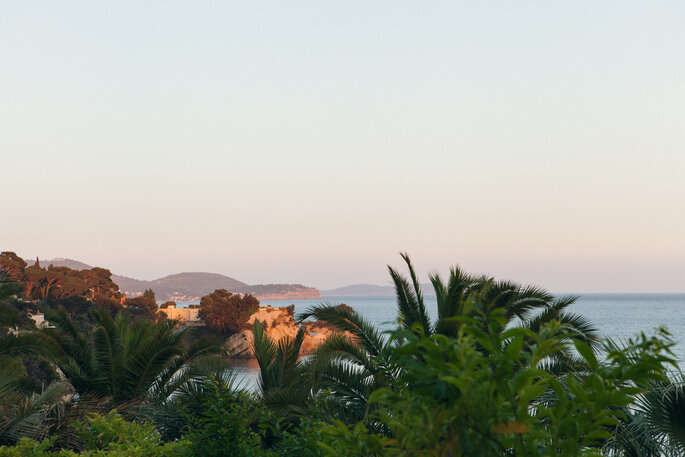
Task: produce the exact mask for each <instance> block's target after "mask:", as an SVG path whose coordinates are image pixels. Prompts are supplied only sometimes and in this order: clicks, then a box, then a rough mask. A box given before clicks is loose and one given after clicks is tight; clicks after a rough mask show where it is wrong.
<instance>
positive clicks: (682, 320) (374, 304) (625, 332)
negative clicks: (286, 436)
mask: <svg viewBox="0 0 685 457" xmlns="http://www.w3.org/2000/svg"><path fill="white" fill-rule="evenodd" d="M424 301H425V303H426V308H427V311H428V312H429V314H430V315H431V317H432V318H433V319H434V318H435V316H436V314H437V304H436V301H435V297H430V296H428V297H424ZM320 303H331V304H340V303H345V304H346V305H349V306H351V307H352V308H354V309H355V310H356V311H357V312H358V313H359V314H361V315H362V316H364V317H365V318H366V319H368V320H369V321H371V322H372V323H373V324H375V325H377V326H378V327H380V328H381V329H383V330H390V329H392V328H394V321H395V319H396V314H397V305H396V301H395V297H324V298H323V299H314V300H263V301H261V303H260V304H261V305H271V306H288V305H290V304H294V305H295V313H296V314H298V313H302V312H304V311H306V310H307V309H308V308H310V307H311V306H315V305H318V304H320ZM188 304H189V303H183V304H181V303H179V306H184V305H186V306H187V305H188ZM568 309H569V311H571V312H575V313H579V314H582V315H584V316H586V317H588V318H589V319H590V321H591V322H592V323H593V324H594V325H595V326H596V327H597V328H598V329H599V330H600V332H602V334H603V335H605V336H607V337H610V338H615V339H618V338H628V337H632V336H635V335H637V334H639V333H640V332H644V333H645V334H647V335H650V334H654V330H655V329H656V328H658V327H660V326H665V327H666V328H667V329H668V331H669V332H670V333H671V334H672V336H673V339H674V340H675V341H676V342H677V344H676V346H675V347H674V348H673V351H674V353H675V354H676V356H677V357H678V359H679V361H680V363H681V366H683V367H684V368H685V365H683V364H682V361H683V360H684V359H685V294H585V295H581V296H580V298H579V299H578V300H577V301H576V302H575V303H574V304H572V305H571V306H570V307H569V308H568ZM234 366H235V370H236V371H237V373H238V377H239V379H240V380H241V381H242V382H243V383H244V384H246V385H247V386H253V385H254V383H255V380H256V374H257V371H258V367H257V364H256V362H255V361H254V360H236V361H235V363H234Z"/></svg>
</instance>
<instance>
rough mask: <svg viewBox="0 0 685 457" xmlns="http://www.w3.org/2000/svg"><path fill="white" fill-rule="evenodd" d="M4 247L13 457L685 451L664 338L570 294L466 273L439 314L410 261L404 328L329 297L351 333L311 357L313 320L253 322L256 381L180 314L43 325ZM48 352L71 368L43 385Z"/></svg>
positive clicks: (236, 316)
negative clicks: (278, 333) (632, 330)
mask: <svg viewBox="0 0 685 457" xmlns="http://www.w3.org/2000/svg"><path fill="white" fill-rule="evenodd" d="M5 257H6V258H7V259H9V260H6V261H5V264H6V265H9V267H8V268H7V269H5V270H3V271H2V274H0V457H3V456H7V457H10V456H11V457H15V456H35V457H75V456H79V455H80V456H88V457H95V456H98V457H114V456H117V457H118V456H140V457H143V456H145V457H147V456H149V457H157V456H178V457H190V456H200V455H201V456H210V457H212V456H216V457H221V456H237V457H240V456H257V457H276V456H280V457H323V456H341V455H342V456H360V457H361V456H383V457H400V456H454V457H457V456H474V455H477V456H485V457H487V456H493V457H494V456H513V455H515V456H525V457H541V456H558V455H562V456H595V455H606V456H626V457H628V456H649V457H651V456H676V455H685V394H684V392H685V382H684V381H683V377H682V375H679V374H674V372H675V371H676V370H675V369H676V367H675V362H674V360H673V358H672V357H673V356H672V353H671V350H670V348H671V346H672V345H673V342H672V341H671V339H670V336H669V334H668V333H667V332H666V331H665V330H659V331H658V332H657V333H656V334H655V335H653V336H646V335H644V334H640V335H637V336H636V337H635V338H633V339H626V340H625V341H618V342H616V341H611V340H606V339H602V338H600V337H599V333H598V332H597V330H596V329H595V328H594V327H593V326H592V325H591V323H589V322H588V321H587V320H586V319H585V318H584V317H582V316H579V315H576V314H573V313H571V312H569V311H568V307H569V305H571V304H572V303H573V301H574V299H575V298H574V297H565V298H556V297H553V296H552V295H551V294H549V293H548V292H546V291H544V290H542V289H539V288H534V287H526V286H521V285H518V284H515V283H511V282H504V281H496V280H494V279H493V278H488V277H484V276H471V275H468V274H466V273H464V272H463V271H461V270H459V269H458V268H454V269H453V270H452V271H451V272H450V275H449V278H448V280H447V281H446V282H443V281H442V279H441V278H440V277H439V276H437V275H436V276H433V277H431V282H432V285H433V287H434V289H435V293H436V296H437V302H438V310H437V311H438V312H437V319H436V320H435V321H433V322H431V320H430V319H429V318H428V313H427V311H426V307H425V304H424V301H423V293H422V291H421V289H420V287H419V284H418V280H417V278H416V274H415V273H414V270H413V268H412V265H411V262H410V261H409V258H408V257H407V256H404V260H405V261H406V265H407V268H408V270H409V277H408V279H407V278H405V277H404V276H403V275H402V274H400V273H399V272H398V271H397V270H396V269H394V268H391V269H390V274H391V277H392V279H393V281H394V283H395V286H396V291H397V324H398V325H397V328H396V330H395V331H393V332H390V333H383V332H381V331H380V330H379V329H377V328H375V327H374V326H373V325H372V324H371V323H370V322H368V321H367V320H365V319H364V318H363V317H362V316H359V315H358V314H357V313H355V312H354V310H353V309H351V308H349V307H345V306H332V305H320V306H316V307H313V308H312V309H310V310H309V311H308V312H307V313H305V314H304V315H303V316H300V318H301V319H307V318H313V319H316V320H318V321H320V322H322V323H326V324H327V325H330V326H333V327H334V328H336V329H337V330H338V331H339V332H338V333H337V334H335V335H334V336H333V337H331V338H330V339H328V340H327V341H326V342H325V343H324V344H323V345H322V346H320V347H319V349H318V350H317V351H316V353H315V354H314V355H313V356H312V357H310V358H308V359H303V358H301V357H300V348H301V345H302V339H303V335H304V330H303V331H300V332H299V333H298V334H297V335H296V336H295V337H294V338H284V339H282V340H280V341H276V340H273V339H272V338H270V337H269V335H268V334H267V332H266V331H265V329H264V328H263V327H262V324H261V323H260V322H258V321H255V323H254V325H253V335H254V353H255V356H256V358H257V363H258V364H259V369H260V376H259V382H258V384H257V385H256V386H253V387H254V389H248V388H247V387H248V386H245V385H241V384H240V382H239V381H238V380H237V378H236V376H235V374H234V373H233V372H232V370H230V369H228V368H227V359H226V358H225V353H224V351H223V350H222V348H221V347H220V346H219V345H217V344H216V342H212V341H201V340H199V339H197V338H188V337H189V336H190V335H191V333H192V330H191V329H179V328H177V327H176V326H175V323H174V322H173V321H168V320H165V319H162V320H159V321H156V322H155V321H152V320H151V319H149V318H146V317H145V315H144V313H143V314H141V313H131V312H127V311H119V312H112V311H113V310H111V309H109V310H107V309H102V308H97V307H93V306H90V307H89V306H88V305H87V304H86V303H85V302H83V301H80V300H78V299H69V300H64V299H63V300H64V301H62V302H61V304H60V306H59V307H57V308H50V309H48V313H47V317H48V319H49V322H50V324H51V327H52V328H48V329H43V330H38V329H36V328H35V327H34V326H33V323H32V321H30V320H28V319H27V318H26V315H25V312H24V307H25V305H26V302H24V301H22V300H21V298H20V297H22V296H25V294H24V289H23V287H24V285H23V283H21V282H20V281H16V280H12V279H10V275H12V276H11V277H12V278H17V277H19V275H20V274H25V272H26V270H27V269H28V268H26V267H22V266H21V262H18V261H17V260H16V259H14V258H13V257H11V256H5ZM10 261H11V262H10ZM12 262H14V263H12ZM12 268H13V269H12ZM22 268H23V269H22ZM29 268H30V267H29ZM48 295H50V294H48ZM148 295H149V294H148ZM67 298H68V297H67ZM145 299H147V300H148V301H149V299H150V297H149V296H148V297H146V298H145ZM253 300H254V298H253V297H250V296H240V295H234V294H231V293H229V292H226V291H216V292H215V293H214V294H210V295H209V296H207V297H203V303H202V307H201V310H200V312H201V313H203V318H205V319H207V320H208V322H215V324H214V325H215V326H216V329H217V330H220V331H227V330H231V329H237V328H238V327H237V326H238V324H240V325H244V322H245V321H246V320H247V316H248V315H249V313H251V312H252V311H254V309H255V308H256V306H257V303H256V300H254V301H253ZM139 301H140V302H141V304H142V302H143V299H142V298H141V300H139ZM90 303H91V304H92V302H90ZM130 304H131V307H137V306H136V305H134V304H133V302H132V303H130ZM143 306H144V305H143ZM129 311H130V310H129ZM83 313H86V314H87V315H88V316H89V317H88V319H83V320H78V319H75V318H74V315H79V316H80V315H82V314H83ZM212 313H216V314H212ZM36 364H43V365H45V366H47V367H50V368H51V369H52V370H55V369H56V368H58V369H59V372H60V373H61V375H62V377H61V378H58V377H53V378H49V377H48V375H47V372H46V373H44V374H43V375H42V376H43V378H42V379H45V380H48V379H50V382H44V383H41V384H37V383H36V382H31V381H32V379H31V378H32V376H31V375H30V373H33V372H35V371H36V370H38V367H39V365H36ZM46 370H47V368H46Z"/></svg>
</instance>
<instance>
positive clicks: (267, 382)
mask: <svg viewBox="0 0 685 457" xmlns="http://www.w3.org/2000/svg"><path fill="white" fill-rule="evenodd" d="M252 333H253V335H254V342H253V348H254V354H255V358H256V359H257V363H258V364H259V389H260V390H261V394H262V400H263V402H264V404H265V405H266V406H267V407H268V408H270V409H271V410H273V411H274V412H275V413H276V414H278V415H279V416H285V417H288V416H293V415H303V414H306V413H307V412H308V410H307V409H306V405H307V403H308V402H309V400H310V398H311V389H310V388H309V383H308V382H307V371H306V370H307V366H306V364H305V363H303V362H302V361H301V360H299V357H300V348H301V347H302V341H304V329H303V328H300V330H299V331H298V332H297V335H295V337H294V338H282V339H280V340H279V341H273V340H272V339H271V338H269V335H267V334H266V332H265V331H264V327H263V326H262V323H261V322H259V320H257V319H255V321H254V324H253V326H252Z"/></svg>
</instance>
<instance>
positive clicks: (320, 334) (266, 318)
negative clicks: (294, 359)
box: [226, 306, 336, 357]
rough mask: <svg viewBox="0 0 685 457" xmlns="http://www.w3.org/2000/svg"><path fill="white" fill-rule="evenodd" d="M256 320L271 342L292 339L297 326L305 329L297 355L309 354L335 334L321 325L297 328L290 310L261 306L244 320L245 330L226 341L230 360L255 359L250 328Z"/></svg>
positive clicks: (303, 325) (304, 325)
mask: <svg viewBox="0 0 685 457" xmlns="http://www.w3.org/2000/svg"><path fill="white" fill-rule="evenodd" d="M255 319H259V321H260V322H261V323H262V326H263V327H264V329H265V331H266V334H267V335H268V336H269V338H271V340H273V341H278V340H279V339H281V338H291V339H292V338H295V336H296V335H297V332H298V331H299V329H300V327H302V328H304V330H305V334H304V341H303V342H302V348H301V350H300V354H311V353H312V352H314V351H315V350H316V348H317V347H318V346H319V345H320V344H321V343H323V342H324V341H326V339H327V338H328V337H329V336H331V335H332V334H334V333H336V332H335V330H334V329H333V328H331V327H330V326H328V325H325V324H323V323H320V322H303V323H301V324H299V325H298V324H297V323H295V318H294V308H293V307H287V308H276V307H271V306H261V307H260V308H259V309H258V310H257V311H255V312H254V314H252V315H251V316H250V318H249V319H248V320H247V322H246V327H247V328H245V329H244V330H242V331H240V332H238V333H236V334H234V335H232V336H231V337H230V338H229V339H228V340H227V341H226V345H227V347H228V349H229V351H230V353H231V356H232V357H254V352H253V349H252V342H253V335H252V325H253V324H254V321H255Z"/></svg>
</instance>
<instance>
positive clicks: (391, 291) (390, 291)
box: [321, 284, 434, 297]
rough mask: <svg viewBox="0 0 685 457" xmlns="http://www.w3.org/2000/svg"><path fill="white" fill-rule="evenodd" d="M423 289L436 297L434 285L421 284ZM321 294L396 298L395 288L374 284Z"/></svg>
mask: <svg viewBox="0 0 685 457" xmlns="http://www.w3.org/2000/svg"><path fill="white" fill-rule="evenodd" d="M421 288H422V289H423V290H424V291H425V294H426V295H434V292H433V286H432V285H430V284H421ZM321 294H322V295H323V296H324V297H393V296H395V288H394V287H393V286H376V285H374V284H352V285H349V286H344V287H338V288H337V289H328V290H322V291H321Z"/></svg>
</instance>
